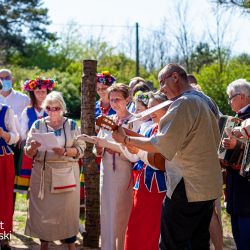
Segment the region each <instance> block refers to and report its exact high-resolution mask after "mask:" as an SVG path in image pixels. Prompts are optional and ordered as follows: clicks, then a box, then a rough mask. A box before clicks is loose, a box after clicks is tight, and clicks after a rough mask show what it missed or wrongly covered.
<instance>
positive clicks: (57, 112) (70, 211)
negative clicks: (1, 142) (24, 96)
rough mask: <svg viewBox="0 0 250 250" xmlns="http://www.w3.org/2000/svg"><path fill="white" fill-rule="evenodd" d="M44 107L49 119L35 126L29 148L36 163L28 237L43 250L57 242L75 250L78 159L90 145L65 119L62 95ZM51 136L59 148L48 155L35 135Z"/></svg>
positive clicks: (49, 99)
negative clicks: (62, 241)
mask: <svg viewBox="0 0 250 250" xmlns="http://www.w3.org/2000/svg"><path fill="white" fill-rule="evenodd" d="M42 107H43V108H45V109H46V110H47V112H48V116H47V117H46V118H43V119H40V120H37V121H36V122H34V124H33V125H32V127H31V130H30V132H29V134H28V138H27V141H26V146H25V153H26V155H27V156H29V157H33V159H34V166H33V169H32V174H31V181H30V202H29V216H28V220H27V224H26V229H25V234H27V235H29V236H32V237H37V238H39V239H40V240H41V249H42V250H45V249H48V242H49V241H54V240H65V243H67V244H68V249H71V250H73V249H75V244H74V242H75V240H76V234H77V233H78V226H79V209H80V204H79V195H80V193H79V188H80V187H79V184H80V181H79V165H78V159H79V158H81V157H83V153H84V149H85V146H86V145H85V143H84V142H82V141H78V140H77V138H76V137H77V135H79V134H80V131H79V129H78V127H77V124H76V122H75V121H74V120H72V119H68V118H66V117H64V116H63V114H64V113H65V112H66V105H65V102H64V100H63V97H62V95H61V93H59V92H56V91H53V92H51V93H50V94H48V95H47V96H46V98H45V100H44V102H43V104H42ZM49 132H52V133H53V135H55V137H56V139H57V142H58V144H59V146H58V147H55V148H53V149H52V150H45V151H44V150H43V148H44V147H41V148H40V146H43V145H41V144H40V143H39V142H37V141H35V140H34V135H35V134H36V133H39V134H44V133H49Z"/></svg>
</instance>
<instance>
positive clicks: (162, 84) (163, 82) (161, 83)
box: [160, 72, 174, 87]
mask: <svg viewBox="0 0 250 250" xmlns="http://www.w3.org/2000/svg"><path fill="white" fill-rule="evenodd" d="M173 73H174V72H173ZM173 73H171V74H170V75H168V76H166V77H164V78H163V79H162V80H161V81H160V86H161V87H163V86H164V85H165V81H166V80H167V79H168V78H169V77H171V76H172V75H173Z"/></svg>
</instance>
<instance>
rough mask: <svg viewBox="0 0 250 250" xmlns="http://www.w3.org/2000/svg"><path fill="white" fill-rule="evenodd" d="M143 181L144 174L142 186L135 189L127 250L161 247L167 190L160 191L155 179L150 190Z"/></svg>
mask: <svg viewBox="0 0 250 250" xmlns="http://www.w3.org/2000/svg"><path fill="white" fill-rule="evenodd" d="M143 181H144V175H143V174H142V176H141V182H140V187H139V189H138V190H134V196H133V198H134V199H133V207H132V211H131V214H130V218H129V222H128V226H127V230H126V236H125V247H124V249H125V250H158V249H159V238H160V224H161V223H160V222H161V208H162V202H163V199H164V197H165V194H166V192H162V193H158V189H157V185H156V183H155V179H154V180H153V183H152V189H151V192H149V191H148V189H147V188H146V186H145V184H144V182H143Z"/></svg>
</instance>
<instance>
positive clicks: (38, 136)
mask: <svg viewBox="0 0 250 250" xmlns="http://www.w3.org/2000/svg"><path fill="white" fill-rule="evenodd" d="M32 136H33V139H34V140H35V141H36V142H38V143H40V144H41V145H40V146H39V148H38V150H39V151H52V149H53V148H59V147H60V145H59V143H58V140H57V138H56V136H55V134H54V132H49V133H34V134H33V135H32Z"/></svg>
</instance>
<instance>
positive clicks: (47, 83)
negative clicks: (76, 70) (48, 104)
mask: <svg viewBox="0 0 250 250" xmlns="http://www.w3.org/2000/svg"><path fill="white" fill-rule="evenodd" d="M55 86H56V81H54V80H53V79H44V78H42V77H40V76H38V77H37V78H36V79H34V80H33V79H32V80H27V81H25V82H24V84H23V90H26V91H34V90H35V89H37V88H38V89H49V90H52V89H53V88H54V87H55Z"/></svg>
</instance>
